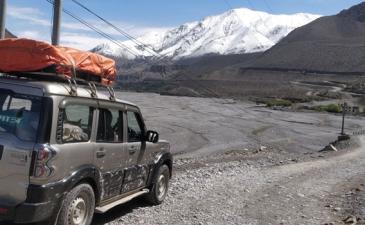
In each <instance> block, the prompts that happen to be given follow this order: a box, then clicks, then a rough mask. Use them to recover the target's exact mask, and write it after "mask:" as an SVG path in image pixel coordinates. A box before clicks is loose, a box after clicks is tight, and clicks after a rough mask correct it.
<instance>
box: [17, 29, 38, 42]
mask: <svg viewBox="0 0 365 225" xmlns="http://www.w3.org/2000/svg"><path fill="white" fill-rule="evenodd" d="M18 37H22V38H30V39H37V40H41V39H43V38H44V37H43V36H42V35H41V33H40V32H39V31H36V30H26V31H22V32H20V33H19V34H18Z"/></svg>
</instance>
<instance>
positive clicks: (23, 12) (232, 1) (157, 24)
mask: <svg viewBox="0 0 365 225" xmlns="http://www.w3.org/2000/svg"><path fill="white" fill-rule="evenodd" d="M79 1H80V2H81V3H83V4H85V5H86V6H88V7H89V8H90V9H92V10H94V11H95V12H97V13H98V14H100V15H102V16H103V17H105V18H107V19H108V20H110V21H112V22H113V23H114V24H116V25H117V26H118V27H120V28H122V29H124V30H126V31H128V32H129V33H131V34H132V35H133V36H139V35H142V34H144V33H146V32H149V31H153V30H157V31H159V30H161V31H163V30H166V29H169V28H172V27H175V26H178V25H181V24H183V23H186V22H190V21H195V20H200V19H202V18H204V17H206V16H210V15H216V14H220V13H222V12H225V11H227V10H229V9H230V7H233V8H239V7H246V8H250V9H254V10H261V11H266V12H269V13H273V14H291V13H297V12H306V13H313V14H320V15H332V14H336V13H337V12H339V11H340V10H342V9H345V8H348V7H350V6H352V5H355V4H358V3H360V2H362V1H359V0H180V1H177V0H175V1H172V0H104V1H101V0H79ZM64 8H66V9H67V10H69V11H71V12H73V13H74V14H76V15H78V16H79V17H82V18H83V19H85V20H87V21H88V22H90V23H92V24H94V25H95V26H97V27H99V28H102V29H105V25H103V24H102V23H100V22H99V21H98V20H97V19H96V18H95V17H93V16H91V15H89V14H88V13H87V12H85V11H83V10H82V9H81V8H80V7H78V6H77V5H75V4H74V3H73V2H72V1H71V0H64ZM51 17H52V6H51V4H49V3H48V2H47V1H46V0H8V12H7V28H8V29H9V30H10V31H12V32H13V33H15V34H16V35H18V36H21V37H28V38H36V39H41V40H45V41H49V40H50V33H51V24H50V21H51ZM62 22H63V29H62V38H61V41H62V43H63V44H65V45H69V46H73V47H79V48H83V49H87V48H90V47H92V46H95V45H96V44H99V43H102V42H104V41H105V40H103V38H101V37H100V36H98V35H97V34H95V33H94V32H91V31H89V30H88V29H87V28H85V27H84V25H81V24H79V23H78V22H77V21H75V20H73V19H72V18H70V17H69V16H67V15H64V16H63V21H62ZM106 32H108V33H109V34H111V35H112V36H113V37H115V38H117V39H120V40H123V37H122V36H119V35H118V34H117V33H115V32H114V31H112V30H111V29H106Z"/></svg>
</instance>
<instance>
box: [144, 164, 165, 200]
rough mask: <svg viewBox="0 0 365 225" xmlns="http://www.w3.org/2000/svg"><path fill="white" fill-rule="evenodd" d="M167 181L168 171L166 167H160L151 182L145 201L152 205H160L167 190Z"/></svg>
mask: <svg viewBox="0 0 365 225" xmlns="http://www.w3.org/2000/svg"><path fill="white" fill-rule="evenodd" d="M169 180H170V169H169V167H168V166H167V165H162V166H161V167H160V168H159V169H158V171H157V174H156V176H155V177H154V179H153V180H152V184H153V186H152V188H151V189H150V192H149V193H148V194H147V195H146V201H147V202H148V203H150V204H152V205H159V204H161V203H162V202H163V201H164V200H165V198H166V195H167V191H168V189H169Z"/></svg>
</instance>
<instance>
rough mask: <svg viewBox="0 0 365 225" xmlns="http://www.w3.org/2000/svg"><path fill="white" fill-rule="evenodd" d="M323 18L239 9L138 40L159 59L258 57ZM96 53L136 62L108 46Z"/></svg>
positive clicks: (134, 48) (144, 54) (140, 52)
mask: <svg viewBox="0 0 365 225" xmlns="http://www.w3.org/2000/svg"><path fill="white" fill-rule="evenodd" d="M319 17H320V16H319V15H314V14H306V13H297V14H292V15H284V14H281V15H272V14H269V13H266V12H260V11H254V10H250V9H246V8H239V9H233V10H229V11H227V12H224V13H222V14H219V15H214V16H208V17H205V18H204V19H202V20H200V21H194V22H189V23H185V24H182V25H180V26H178V27H176V28H173V29H171V30H167V31H166V32H150V33H148V34H146V35H144V36H141V37H139V38H137V40H138V41H140V42H143V43H144V44H146V45H147V46H148V48H152V49H153V50H154V51H155V52H157V53H158V54H159V55H163V56H167V57H169V58H172V59H181V58H189V57H197V56H203V55H207V54H220V55H228V54H243V53H254V52H261V51H265V50H267V49H269V48H271V47H272V46H273V45H275V44H276V43H277V42H278V41H279V40H281V39H282V38H283V37H285V36H286V35H287V34H288V33H290V32H291V31H292V30H294V29H296V28H297V27H300V26H303V25H305V24H307V23H309V22H311V21H313V20H315V19H317V18H319ZM122 43H123V45H126V46H128V48H130V49H132V51H133V52H134V53H136V55H137V56H138V57H141V58H143V57H151V56H153V54H151V51H146V50H143V49H144V48H145V47H144V46H138V45H136V44H135V43H134V42H132V41H130V40H129V41H124V42H122ZM93 51H95V52H99V53H102V54H107V55H113V56H118V57H124V58H127V59H134V58H135V57H134V56H133V55H131V54H130V53H128V51H126V50H124V49H121V48H118V47H116V46H115V47H114V46H113V45H111V44H107V43H105V44H102V45H99V46H96V47H95V48H94V49H93Z"/></svg>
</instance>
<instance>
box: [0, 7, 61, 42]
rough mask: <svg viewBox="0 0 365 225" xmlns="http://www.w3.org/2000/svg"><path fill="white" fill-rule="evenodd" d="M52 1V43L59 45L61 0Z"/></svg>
mask: <svg viewBox="0 0 365 225" xmlns="http://www.w3.org/2000/svg"><path fill="white" fill-rule="evenodd" d="M0 1H1V0H0ZM53 2H54V3H53V29H52V45H59V44H60V29H61V15H62V0H54V1H53Z"/></svg>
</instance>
